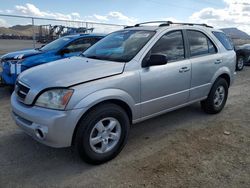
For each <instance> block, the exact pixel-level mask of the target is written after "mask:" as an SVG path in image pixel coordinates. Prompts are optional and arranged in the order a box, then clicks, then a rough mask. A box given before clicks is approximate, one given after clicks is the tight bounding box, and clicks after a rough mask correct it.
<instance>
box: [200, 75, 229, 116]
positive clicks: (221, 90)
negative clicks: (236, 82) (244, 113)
mask: <svg viewBox="0 0 250 188" xmlns="http://www.w3.org/2000/svg"><path fill="white" fill-rule="evenodd" d="M227 96H228V83H227V81H226V80H225V79H224V78H219V79H217V81H216V82H215V83H214V85H213V87H212V89H211V91H210V93H209V95H208V97H207V99H206V100H204V101H201V107H202V109H203V110H204V111H205V112H206V113H209V114H217V113H219V112H220V111H221V110H222V109H223V108H224V106H225V104H226V101H227Z"/></svg>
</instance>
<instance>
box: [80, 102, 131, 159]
mask: <svg viewBox="0 0 250 188" xmlns="http://www.w3.org/2000/svg"><path fill="white" fill-rule="evenodd" d="M129 126H130V125H129V119H128V116H127V114H126V112H125V111H124V110H123V109H122V108H121V107H119V106H117V105H115V104H102V105H99V106H97V107H95V108H94V109H92V110H91V111H90V112H89V113H88V114H87V115H86V116H85V117H84V118H83V119H82V120H81V121H80V124H79V128H78V130H77V133H76V139H75V146H76V149H77V150H78V152H79V154H80V157H81V158H82V159H83V160H84V161H86V162H88V163H92V164H100V163H104V162H106V161H108V160H111V159H113V158H114V157H116V156H117V155H118V154H119V153H120V151H121V150H122V148H123V147H124V145H125V143H126V141H127V137H128V132H129Z"/></svg>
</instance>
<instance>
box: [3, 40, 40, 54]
mask: <svg viewBox="0 0 250 188" xmlns="http://www.w3.org/2000/svg"><path fill="white" fill-rule="evenodd" d="M41 45H42V44H40V43H36V44H35V46H36V48H38V47H40V46H41ZM31 48H33V41H32V40H15V39H0V56H1V55H3V54H5V53H8V52H13V51H17V50H23V49H31Z"/></svg>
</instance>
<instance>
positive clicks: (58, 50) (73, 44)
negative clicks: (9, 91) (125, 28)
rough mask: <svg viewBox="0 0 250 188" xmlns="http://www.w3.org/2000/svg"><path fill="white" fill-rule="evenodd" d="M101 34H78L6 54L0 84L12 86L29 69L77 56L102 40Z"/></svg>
mask: <svg viewBox="0 0 250 188" xmlns="http://www.w3.org/2000/svg"><path fill="white" fill-rule="evenodd" d="M103 37H104V35H102V34H78V35H70V36H65V37H62V38H59V39H57V40H55V41H53V42H51V43H49V44H47V45H45V46H42V47H41V48H37V49H29V50H22V51H17V52H12V53H8V54H6V55H3V56H2V57H1V63H0V64H1V66H2V72H0V83H2V84H5V85H14V84H15V81H16V78H17V76H18V75H19V74H20V73H21V72H22V71H24V70H27V69H29V68H31V67H34V66H37V65H41V64H44V63H48V62H51V61H55V60H58V59H62V58H66V57H71V56H75V55H79V54H80V53H81V52H83V51H84V50H86V49H87V48H89V47H90V46H92V45H93V44H94V43H96V42H97V41H99V40H100V39H101V38H103Z"/></svg>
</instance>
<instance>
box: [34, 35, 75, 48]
mask: <svg viewBox="0 0 250 188" xmlns="http://www.w3.org/2000/svg"><path fill="white" fill-rule="evenodd" d="M71 40H72V38H70V37H62V38H59V39H56V40H54V41H52V42H50V43H49V44H46V45H45V46H43V47H42V48H40V49H39V50H41V51H50V50H59V49H60V48H62V47H63V46H65V45H66V44H67V43H68V42H70V41H71Z"/></svg>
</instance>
